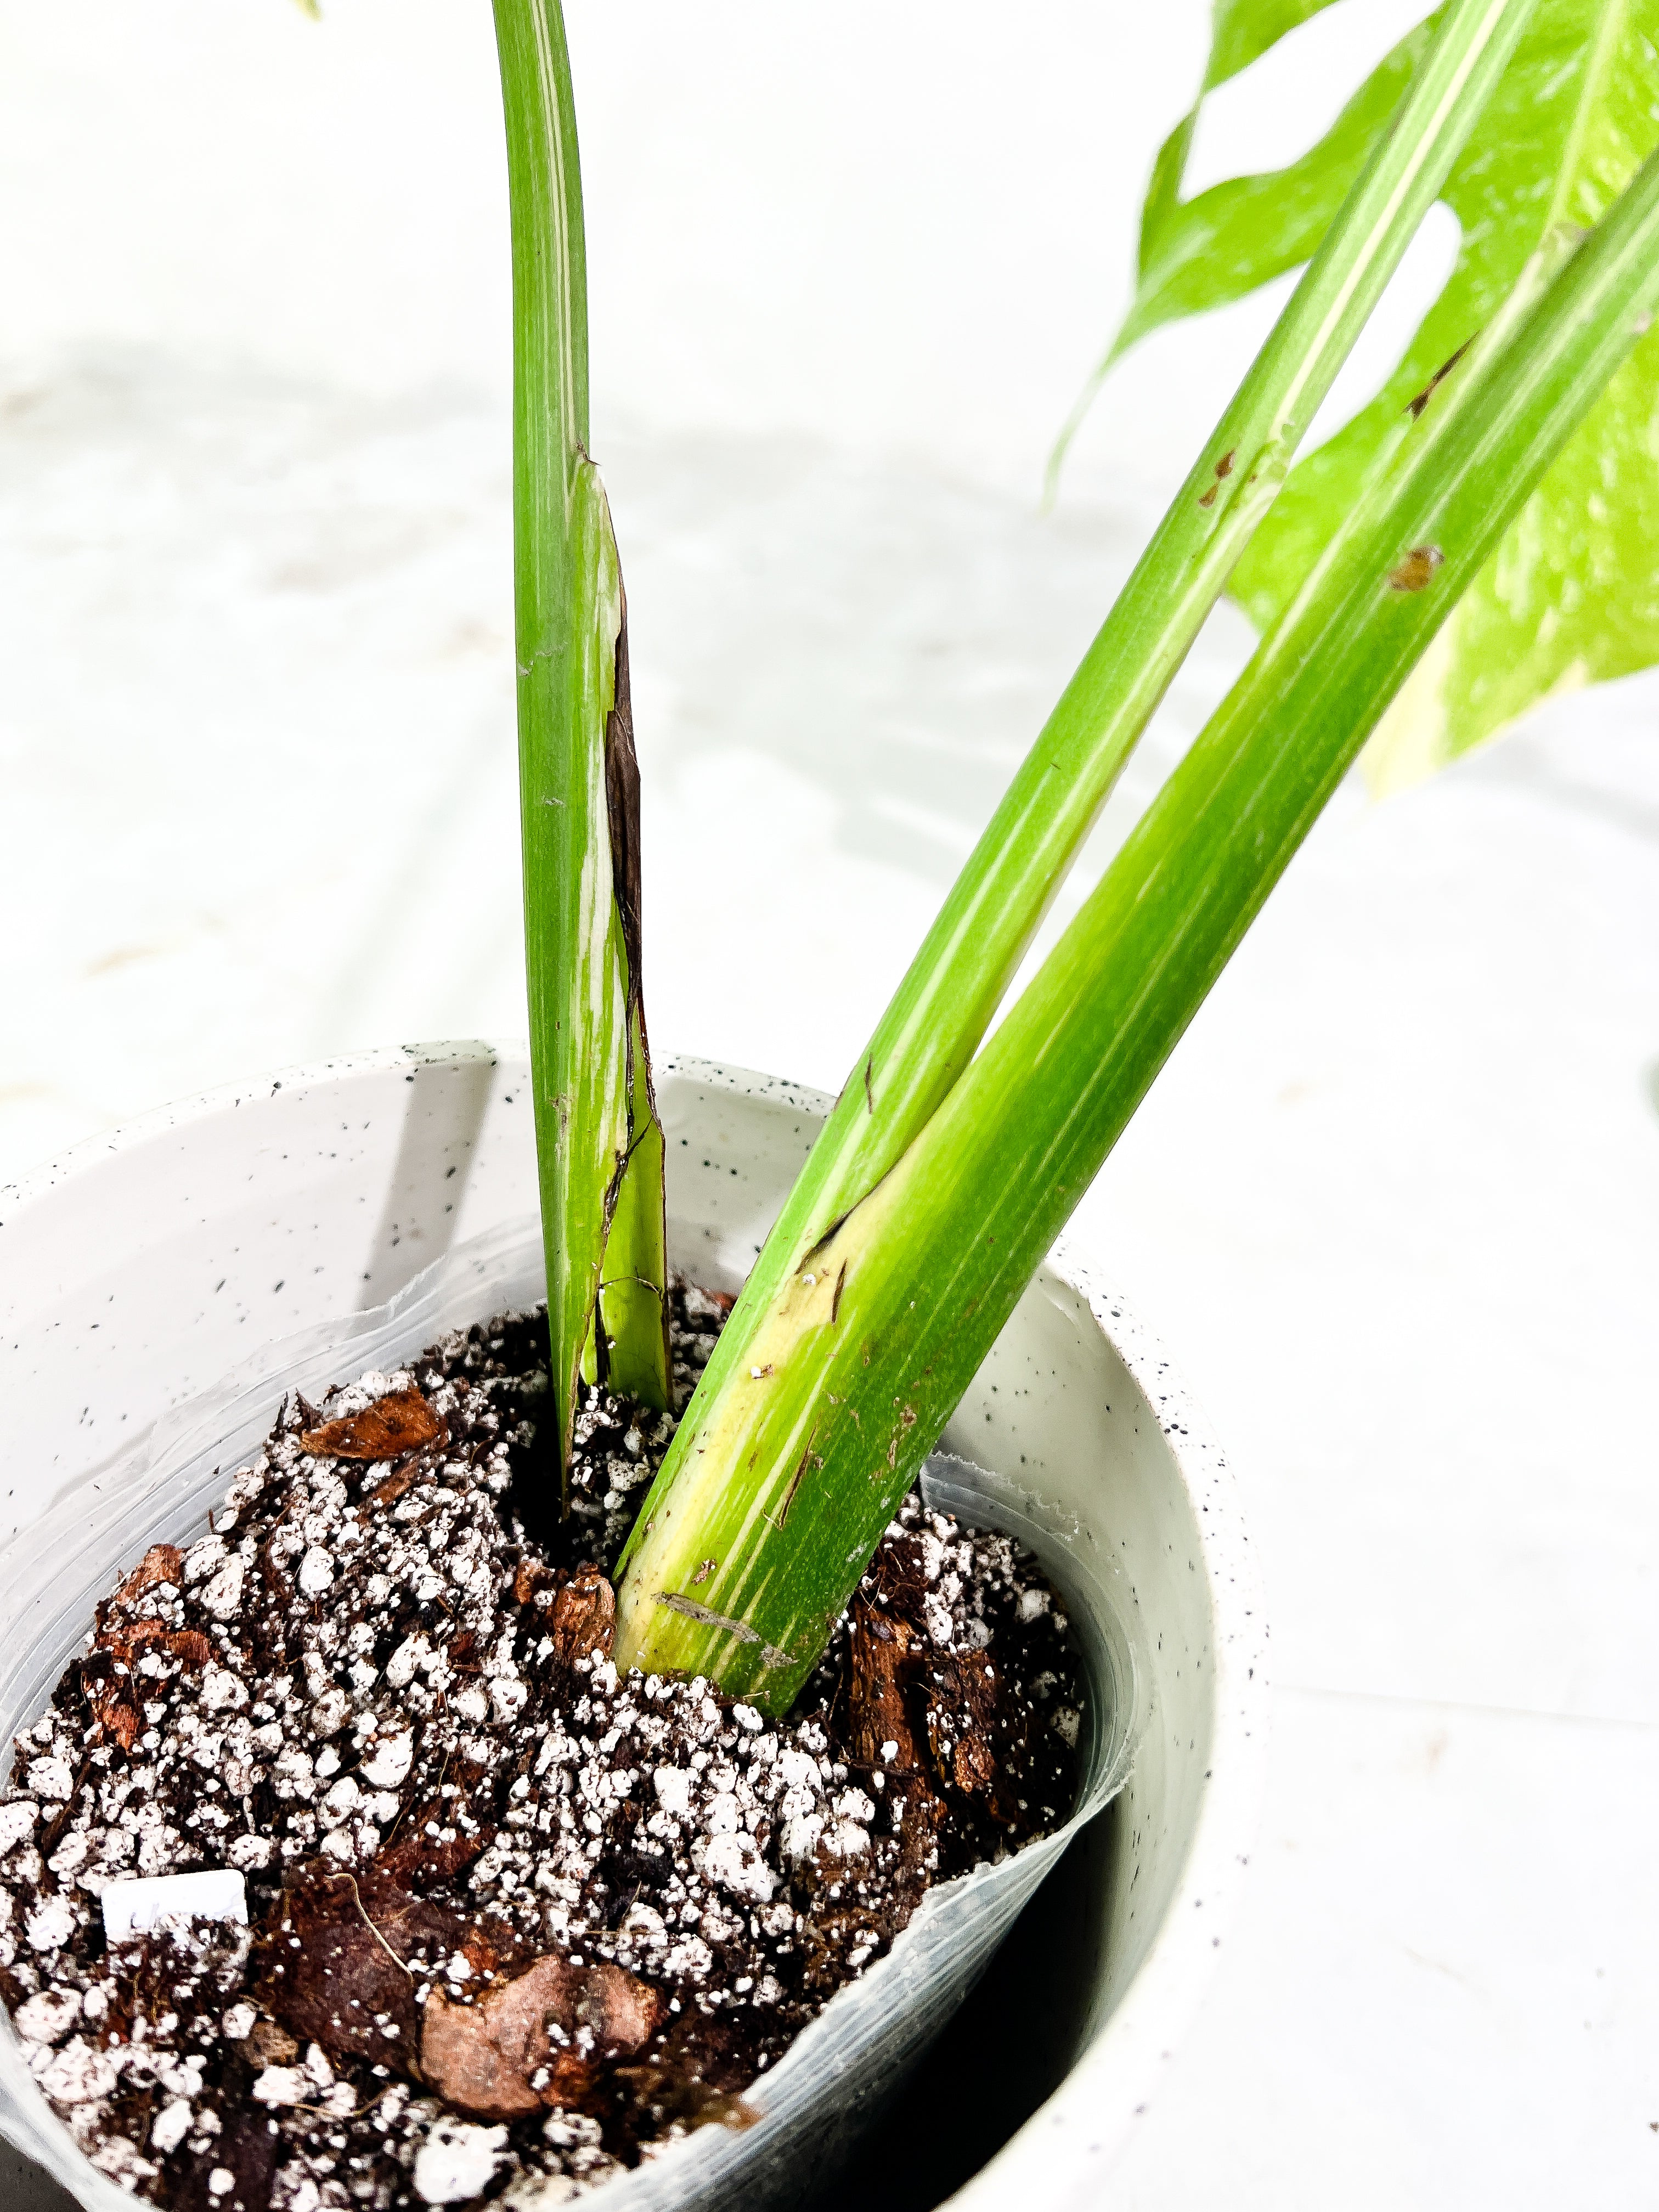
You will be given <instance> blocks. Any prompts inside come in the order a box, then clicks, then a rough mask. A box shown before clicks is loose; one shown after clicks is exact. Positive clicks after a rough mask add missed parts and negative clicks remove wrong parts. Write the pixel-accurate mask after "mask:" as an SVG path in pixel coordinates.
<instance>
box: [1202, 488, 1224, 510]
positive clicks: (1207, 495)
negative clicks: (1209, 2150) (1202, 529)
mask: <svg viewBox="0 0 1659 2212" xmlns="http://www.w3.org/2000/svg"><path fill="white" fill-rule="evenodd" d="M1218 489H1219V486H1218V485H1216V484H1212V485H1211V486H1210V489H1208V491H1201V492H1200V494H1199V495H1198V503H1199V505H1200V507H1213V506H1214V505H1215V495H1216V493H1217V491H1218Z"/></svg>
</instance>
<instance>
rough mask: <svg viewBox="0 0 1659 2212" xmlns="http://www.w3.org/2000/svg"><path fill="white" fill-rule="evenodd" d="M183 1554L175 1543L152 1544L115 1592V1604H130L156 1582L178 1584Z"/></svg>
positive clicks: (183, 1562)
mask: <svg viewBox="0 0 1659 2212" xmlns="http://www.w3.org/2000/svg"><path fill="white" fill-rule="evenodd" d="M184 1565H185V1555H184V1553H182V1552H181V1551H180V1550H179V1547H178V1546H177V1545H176V1544H152V1545H151V1546H150V1547H149V1551H147V1552H146V1553H145V1554H144V1556H143V1559H140V1560H139V1562H138V1564H137V1566H136V1567H135V1568H134V1569H133V1571H132V1572H131V1574H130V1575H129V1576H128V1577H127V1578H126V1580H125V1582H124V1583H122V1585H121V1587H120V1589H118V1590H117V1591H116V1593H115V1602H116V1603H117V1605H131V1604H132V1602H133V1601H134V1600H135V1599H137V1598H140V1597H142V1596H143V1594H144V1592H145V1591H146V1590H147V1589H154V1588H155V1585H156V1583H173V1586H174V1587H175V1588H177V1586H178V1582H179V1576H180V1574H181V1573H182V1572H183V1571H184Z"/></svg>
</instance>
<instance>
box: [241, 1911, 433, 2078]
mask: <svg viewBox="0 0 1659 2212" xmlns="http://www.w3.org/2000/svg"><path fill="white" fill-rule="evenodd" d="M466 1932H467V1923H466V1922H465V1920H463V1919H462V1918H461V1917H460V1916H459V1914H457V1913H453V1912H450V1911H446V1910H445V1909H444V1908H443V1907H442V1906H441V1905H428V1904H425V1903H423V1902H422V1900H421V1899H417V1898H414V1897H411V1896H410V1895H409V1893H407V1891H405V1890H403V1889H400V1888H398V1887H397V1886H396V1884H394V1883H392V1882H386V1881H380V1882H377V1881H372V1880H370V1881H366V1882H365V1883H364V1884H362V1885H361V1886H360V1885H359V1883H358V1882H357V1881H356V1877H355V1876H353V1875H349V1874H326V1873H318V1874H314V1875H311V1876H309V1877H308V1878H307V1879H305V1880H303V1881H301V1883H300V1884H299V1885H298V1886H297V1887H295V1888H294V1889H291V1890H289V1891H288V1892H286V1893H284V1895H283V1897H282V1898H281V1899H279V1900H278V1903H277V1906H276V1911H275V1912H274V1914H273V1916H272V1920H271V1923H270V1924H268V1926H267V1928H266V1929H265V1931H264V1940H263V1944H262V1949H263V1952H264V1975H263V1977H262V1978H261V1981H260V1983H259V1984H258V1996H259V1998H260V2000H261V2001H262V2002H263V2003H264V2006H265V2008H266V2009H267V2011H269V2012H270V2013H271V2014H273V2015H275V2016H276V2019H277V2020H279V2021H281V2022H282V2023H283V2027H286V2028H289V2030H291V2032H292V2033H294V2034H295V2036H297V2037H298V2038H299V2039H300V2040H301V2043H307V2042H309V2043H320V2044H321V2045H322V2046H323V2048H324V2050H325V2051H331V2052H332V2053H334V2054H335V2055H337V2056H338V2057H358V2058H368V2059H372V2060H375V2061H378V2062H379V2063H380V2064H381V2065H384V2066H390V2067H392V2068H393V2069H396V2071H397V2072H398V2073H400V2074H406V2073H408V2072H409V2071H410V2067H411V2066H412V2064H413V2063H414V2052H415V2048H416V2042H417V2039H418V2038H417V2032H416V2031H417V2028H418V2024H419V2008H418V2007H417V2006H416V2002H415V1984H414V1979H413V1977H412V1975H411V1973H410V1970H409V1967H408V1966H406V1965H405V1964H404V1961H405V1960H408V1959H410V1958H412V1957H416V1956H417V1955H418V1956H422V1957H425V1958H428V1959H438V1958H442V1957H445V1956H447V1954H449V1953H450V1952H452V1951H454V1950H456V1949H458V1948H459V1946H460V1944H461V1942H462V1939H463V1938H464V1937H465V1935H466Z"/></svg>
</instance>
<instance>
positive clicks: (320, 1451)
mask: <svg viewBox="0 0 1659 2212" xmlns="http://www.w3.org/2000/svg"><path fill="white" fill-rule="evenodd" d="M438 1437H444V1438H445V1440H446V1441H447V1429H446V1427H445V1424H444V1421H443V1419H442V1417H441V1415H440V1414H437V1413H434V1412H433V1410H432V1408H431V1407H430V1406H429V1405H428V1403H427V1401H426V1400H425V1398H424V1397H422V1395H421V1393H420V1392H419V1391H418V1390H392V1391H389V1392H388V1393H387V1394H386V1396H385V1397H384V1398H377V1399H376V1400H375V1401H374V1404H373V1405H372V1406H365V1407H364V1408H363V1410H362V1413H347V1414H345V1415H344V1416H343V1418H342V1419H339V1420H337V1421H325V1422H324V1423H323V1425H322V1426H321V1427H320V1428H318V1429H306V1430H304V1431H302V1432H301V1437H300V1442H301V1444H302V1445H303V1446H304V1447H305V1449H306V1450H307V1451H308V1452H311V1453H313V1455H315V1456H316V1457H317V1458H319V1459H368V1460H374V1459H401V1458H402V1457H403V1455H404V1453H405V1452H412V1451H418V1450H420V1449H421V1447H422V1445H423V1444H429V1443H433V1442H435V1440H436V1439H437V1438H438ZM382 1488H384V1485H382Z"/></svg>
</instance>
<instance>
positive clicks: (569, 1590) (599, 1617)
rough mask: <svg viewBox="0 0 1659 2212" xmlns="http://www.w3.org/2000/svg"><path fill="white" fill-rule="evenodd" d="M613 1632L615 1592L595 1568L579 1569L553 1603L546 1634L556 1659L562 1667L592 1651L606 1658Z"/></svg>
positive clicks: (614, 1628)
mask: <svg viewBox="0 0 1659 2212" xmlns="http://www.w3.org/2000/svg"><path fill="white" fill-rule="evenodd" d="M616 1631H617V1593H616V1591H615V1590H614V1589H611V1585H610V1583H608V1582H607V1581H606V1580H605V1577H604V1576H603V1575H602V1574H601V1573H600V1572H599V1569H598V1568H597V1567H593V1566H585V1567H578V1568H577V1570H576V1571H575V1573H574V1575H572V1577H570V1580H569V1581H568V1583H566V1584H565V1586H564V1588H563V1589H562V1590H561V1591H560V1592H559V1594H558V1595H557V1597H556V1598H555V1599H554V1601H553V1610H552V1613H551V1615H550V1619H549V1621H548V1628H547V1632H548V1634H549V1635H550V1637H551V1638H552V1639H553V1651H554V1656H555V1657H556V1659H557V1660H558V1662H559V1664H560V1665H561V1666H562V1667H574V1665H575V1663H576V1662H577V1660H579V1659H586V1658H588V1657H590V1656H592V1654H594V1653H595V1652H597V1653H598V1655H599V1657H600V1658H601V1659H604V1658H607V1657H608V1656H610V1651H611V1638H612V1637H613V1636H614V1635H615V1634H616Z"/></svg>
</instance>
